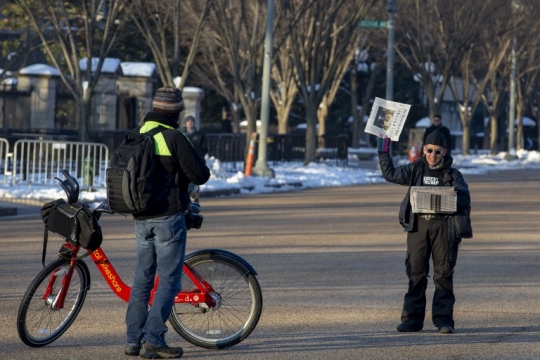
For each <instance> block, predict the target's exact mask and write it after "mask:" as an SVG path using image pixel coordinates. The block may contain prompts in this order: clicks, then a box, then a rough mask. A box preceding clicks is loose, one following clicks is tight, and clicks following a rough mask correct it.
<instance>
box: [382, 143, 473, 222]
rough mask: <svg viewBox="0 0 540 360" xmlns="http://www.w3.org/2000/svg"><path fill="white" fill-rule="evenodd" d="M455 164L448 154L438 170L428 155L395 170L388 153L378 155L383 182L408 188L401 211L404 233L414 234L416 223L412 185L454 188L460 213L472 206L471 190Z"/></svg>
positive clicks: (400, 217) (400, 220)
mask: <svg viewBox="0 0 540 360" xmlns="http://www.w3.org/2000/svg"><path fill="white" fill-rule="evenodd" d="M452 163H453V159H452V157H451V156H450V155H448V154H447V155H446V156H445V157H444V158H443V163H442V166H439V167H437V169H430V168H429V165H428V163H427V161H426V157H425V156H422V157H421V158H419V159H417V160H415V161H414V162H412V163H410V164H406V165H401V166H398V167H394V163H393V161H392V157H391V156H390V154H389V153H382V152H380V153H379V164H380V166H381V172H382V175H383V177H384V179H385V180H386V181H388V182H392V183H394V184H398V185H404V186H409V189H408V191H407V194H406V195H405V198H404V199H403V201H402V202H401V206H400V208H399V222H400V224H401V225H402V226H403V227H404V228H405V231H412V230H413V228H414V223H415V220H416V218H415V216H413V215H414V214H413V213H412V206H411V202H410V190H411V189H410V187H411V186H448V187H453V188H454V190H455V191H456V192H457V211H458V212H459V211H460V210H465V209H468V208H469V205H470V203H471V197H470V193H469V187H468V186H467V183H466V182H465V179H464V178H463V175H461V173H460V172H459V170H457V169H455V168H453V167H452Z"/></svg>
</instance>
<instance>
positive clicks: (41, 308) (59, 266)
mask: <svg viewBox="0 0 540 360" xmlns="http://www.w3.org/2000/svg"><path fill="white" fill-rule="evenodd" d="M69 264H70V261H69V260H67V259H64V258H59V259H57V260H55V261H53V262H52V263H50V264H49V265H47V266H46V267H45V268H44V269H43V270H41V272H40V273H39V274H38V275H37V276H36V278H35V279H34V281H32V283H31V284H30V287H29V288H28V290H26V293H25V294H24V297H23V299H22V302H21V305H20V307H19V313H18V315H17V331H18V333H19V337H20V338H21V340H22V341H23V342H24V343H25V344H26V345H28V346H31V347H41V346H45V345H47V344H50V343H52V342H53V341H55V340H56V339H58V338H59V337H60V336H61V335H62V334H63V333H64V332H65V331H66V330H67V329H68V328H69V326H70V325H71V324H72V323H73V321H74V320H75V318H76V317H77V315H78V314H79V311H80V310H81V308H82V306H83V304H84V299H85V298H86V292H87V290H88V289H89V288H90V272H89V271H88V267H87V266H86V264H85V263H84V262H83V261H77V262H76V263H75V269H74V270H73V276H72V278H71V281H70V283H69V288H68V289H67V293H66V298H65V301H64V307H63V308H61V309H58V308H56V307H55V305H54V303H55V300H56V297H57V295H58V293H59V291H60V289H61V288H62V280H63V279H64V276H66V275H67V272H68V270H69ZM53 276H56V279H55V280H54V281H51V278H52V277H53ZM49 285H52V291H50V292H49V291H48V290H47V288H48V286H49ZM46 293H50V294H49V295H48V296H46V297H45V294H46Z"/></svg>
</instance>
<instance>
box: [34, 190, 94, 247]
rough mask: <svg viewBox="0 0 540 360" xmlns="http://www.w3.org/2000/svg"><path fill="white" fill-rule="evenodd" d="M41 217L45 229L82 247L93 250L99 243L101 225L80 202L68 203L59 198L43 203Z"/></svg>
mask: <svg viewBox="0 0 540 360" xmlns="http://www.w3.org/2000/svg"><path fill="white" fill-rule="evenodd" d="M41 218H42V219H43V222H44V223H45V226H46V227H47V229H48V230H49V231H50V232H52V233H55V234H56V235H58V236H60V237H61V238H63V239H64V240H66V241H68V242H69V243H70V244H72V245H80V246H81V247H82V248H84V249H89V250H95V249H97V248H98V247H99V246H100V245H101V241H102V240H103V236H102V234H101V227H100V226H99V224H98V222H97V219H96V218H95V216H93V215H92V212H91V211H90V210H88V209H86V208H85V207H84V205H83V204H81V203H73V204H68V203H66V202H65V201H64V200H62V199H59V200H55V201H52V202H50V203H47V204H45V205H43V207H42V208H41Z"/></svg>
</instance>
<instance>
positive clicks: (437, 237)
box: [377, 131, 471, 334]
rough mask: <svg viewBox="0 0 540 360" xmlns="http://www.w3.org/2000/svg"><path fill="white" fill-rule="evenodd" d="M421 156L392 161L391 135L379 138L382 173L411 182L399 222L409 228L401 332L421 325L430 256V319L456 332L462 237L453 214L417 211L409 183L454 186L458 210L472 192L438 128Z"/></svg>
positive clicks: (397, 180) (465, 205) (442, 329)
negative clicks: (400, 162)
mask: <svg viewBox="0 0 540 360" xmlns="http://www.w3.org/2000/svg"><path fill="white" fill-rule="evenodd" d="M425 142H426V145H424V146H423V156H422V157H421V158H419V159H417V160H415V161H414V162H412V163H410V164H406V165H401V166H398V167H394V164H393V162H392V157H391V156H390V154H389V148H390V139H389V138H384V139H383V138H379V139H378V140H377V150H378V153H379V164H380V168H381V172H382V174H383V176H384V179H385V180H386V181H388V182H392V183H395V184H398V185H404V186H409V191H408V192H407V194H406V195H405V198H404V199H403V201H402V203H401V207H400V209H399V222H400V223H401V225H402V226H403V227H404V228H405V231H407V254H406V257H405V267H406V273H407V277H408V278H409V288H408V291H407V293H406V294H405V298H404V303H403V310H402V313H401V324H399V325H398V327H397V330H398V331H400V332H412V331H420V330H422V329H423V327H424V318H425V312H426V287H427V281H428V276H429V259H430V257H431V258H432V260H433V282H434V283H435V293H434V295H433V303H432V321H433V324H434V325H435V326H436V327H437V328H438V330H439V333H441V334H451V333H453V332H454V303H455V296H454V281H453V274H454V267H455V265H456V260H457V255H458V246H459V243H460V242H461V239H460V238H458V237H457V236H456V232H455V231H454V226H453V221H452V220H453V218H452V214H415V213H413V212H412V205H411V201H410V191H411V189H410V187H411V186H447V187H452V188H453V189H454V190H455V191H456V192H457V206H456V207H457V212H460V211H463V210H465V209H468V208H469V206H470V202H471V198H470V193H469V187H468V185H467V183H466V182H465V179H464V178H463V175H462V174H461V173H460V172H459V171H458V170H457V169H455V168H453V167H452V162H453V160H452V157H451V156H449V155H448V154H447V140H446V137H445V136H444V135H443V134H441V133H440V132H438V131H435V132H432V133H431V134H429V135H428V136H427V138H426V141H425Z"/></svg>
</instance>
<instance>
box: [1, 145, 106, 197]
mask: <svg viewBox="0 0 540 360" xmlns="http://www.w3.org/2000/svg"><path fill="white" fill-rule="evenodd" d="M108 161H109V149H108V148H107V147H106V146H105V145H103V144H98V143H82V142H68V141H48V140H19V141H17V142H16V143H15V145H14V150H13V153H12V156H11V158H10V159H9V161H6V163H5V164H4V178H5V179H9V182H10V183H12V184H29V185H30V184H33V185H58V183H57V182H56V181H55V180H54V178H55V177H60V178H62V177H61V173H62V170H68V171H69V172H70V174H71V175H72V176H75V177H76V178H77V180H78V182H79V184H80V186H81V188H82V189H88V188H95V187H105V169H106V168H107V165H108Z"/></svg>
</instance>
